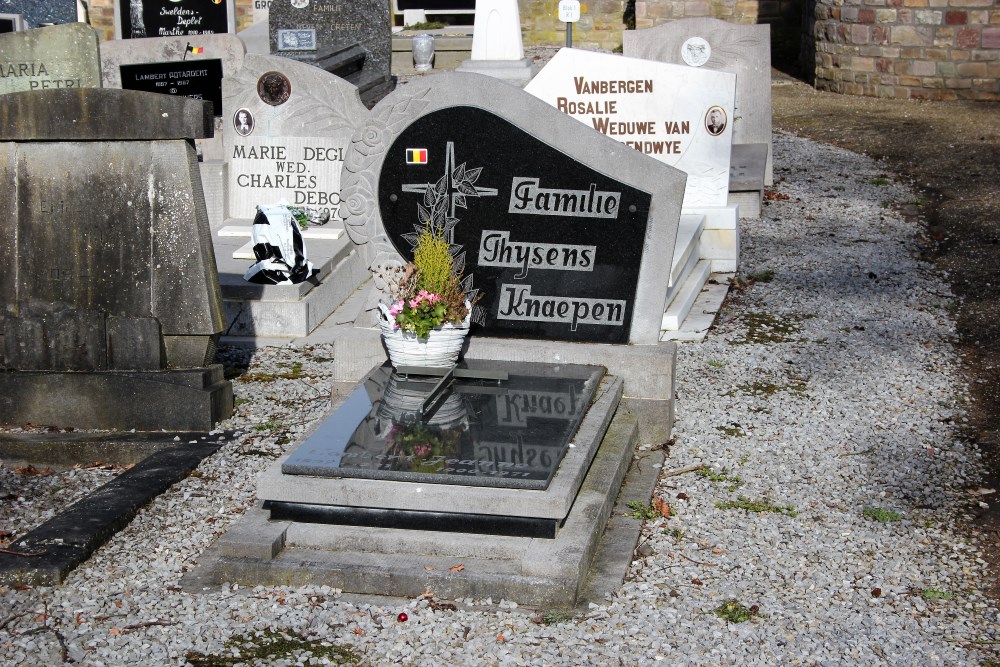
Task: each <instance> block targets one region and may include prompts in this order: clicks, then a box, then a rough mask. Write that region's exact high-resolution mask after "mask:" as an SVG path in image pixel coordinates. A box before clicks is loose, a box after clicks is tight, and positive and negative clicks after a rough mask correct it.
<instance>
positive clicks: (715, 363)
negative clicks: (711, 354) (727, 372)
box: [705, 359, 726, 368]
mask: <svg viewBox="0 0 1000 667" xmlns="http://www.w3.org/2000/svg"><path fill="white" fill-rule="evenodd" d="M705 363H706V364H708V365H709V366H711V367H712V368H722V367H723V366H725V365H726V362H724V361H719V360H718V359H709V360H708V361H706V362H705Z"/></svg>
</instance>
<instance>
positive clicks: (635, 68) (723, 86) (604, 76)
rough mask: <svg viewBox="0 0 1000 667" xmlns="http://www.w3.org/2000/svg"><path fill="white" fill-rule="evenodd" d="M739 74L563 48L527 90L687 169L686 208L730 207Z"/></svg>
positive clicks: (652, 154)
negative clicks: (733, 129)
mask: <svg viewBox="0 0 1000 667" xmlns="http://www.w3.org/2000/svg"><path fill="white" fill-rule="evenodd" d="M735 89H736V77H735V76H734V75H733V74H729V73H726V72H713V71H709V70H703V69H694V68H690V67H683V66H679V65H666V64H662V63H656V62H651V61H646V60H639V59H637V58H623V57H621V56H616V55H612V54H606V53H596V52H593V51H581V50H579V49H562V50H560V51H559V53H557V54H556V56H555V57H554V58H553V59H552V60H551V61H550V62H549V63H548V64H547V65H546V66H545V67H544V68H542V71H541V72H539V73H538V75H537V76H535V78H534V79H532V80H531V82H530V83H529V84H528V85H527V86H526V87H525V91H526V92H528V93H531V94H532V95H534V96H536V97H538V98H539V99H541V100H543V101H545V102H546V103H548V104H550V105H552V106H553V107H555V108H556V109H558V110H559V111H561V112H563V113H565V114H568V115H570V116H572V117H574V118H576V119H577V120H579V121H581V122H583V123H584V124H586V125H587V126H589V127H592V128H593V129H595V130H597V131H598V132H601V133H603V134H606V135H608V136H610V137H612V138H615V139H617V140H618V141H621V142H623V143H625V144H626V145H627V146H630V147H631V148H634V149H635V150H637V151H640V152H642V153H645V154H646V155H649V156H651V157H654V158H656V159H657V160H660V161H661V162H663V163H665V164H669V165H671V166H673V167H677V168H678V169H681V170H683V171H685V172H687V174H688V180H687V188H686V189H685V192H684V208H685V209H687V208H691V207H703V206H725V205H726V198H727V195H728V191H729V157H730V150H731V142H732V127H733V119H734V115H733V96H734V94H735Z"/></svg>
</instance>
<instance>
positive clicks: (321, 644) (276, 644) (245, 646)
mask: <svg viewBox="0 0 1000 667" xmlns="http://www.w3.org/2000/svg"><path fill="white" fill-rule="evenodd" d="M309 656H311V657H312V658H314V659H318V660H319V661H322V659H324V658H326V659H327V660H329V661H330V663H331V664H334V665H355V664H357V663H359V662H360V661H361V656H360V655H358V654H357V653H355V652H354V651H353V650H352V649H351V648H350V647H346V646H338V645H337V644H334V643H332V642H328V641H320V640H311V639H307V638H306V637H304V636H302V635H300V634H298V633H297V632H291V631H281V630H277V631H276V630H264V631H263V632H247V633H244V634H242V635H237V636H235V637H230V638H229V639H227V640H226V643H225V648H223V650H222V651H220V652H219V653H211V654H205V653H199V652H198V651H188V653H187V655H185V656H184V657H185V659H186V660H187V661H188V662H189V663H191V664H192V665H193V666H194V667H233V666H234V665H240V664H245V665H250V664H254V663H255V662H256V661H263V660H269V661H273V660H278V659H285V660H291V661H292V663H293V664H295V663H298V664H303V663H304V662H305V659H307V658H308V657H309Z"/></svg>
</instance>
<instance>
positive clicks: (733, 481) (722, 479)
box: [695, 468, 743, 491]
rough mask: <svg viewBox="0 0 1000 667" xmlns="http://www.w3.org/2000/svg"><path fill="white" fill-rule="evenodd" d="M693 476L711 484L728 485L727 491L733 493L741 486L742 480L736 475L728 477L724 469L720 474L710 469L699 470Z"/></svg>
mask: <svg viewBox="0 0 1000 667" xmlns="http://www.w3.org/2000/svg"><path fill="white" fill-rule="evenodd" d="M695 474H696V475H698V477H701V478H702V479H707V480H708V481H710V482H712V483H713V484H728V485H729V486H728V487H727V489H728V490H729V491H735V490H736V489H738V488H740V487H741V486H743V480H742V479H740V477H739V476H737V475H730V474H729V472H728V471H726V469H725V468H723V469H722V471H721V472H716V471H714V470H712V469H711V468H700V469H698V470H696V471H695Z"/></svg>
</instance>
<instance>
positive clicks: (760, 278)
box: [747, 269, 774, 283]
mask: <svg viewBox="0 0 1000 667" xmlns="http://www.w3.org/2000/svg"><path fill="white" fill-rule="evenodd" d="M747 278H749V279H750V280H752V281H753V282H755V283H769V282H771V281H772V280H774V269H764V270H763V271H757V272H755V273H751V274H750V275H748V276H747Z"/></svg>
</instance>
